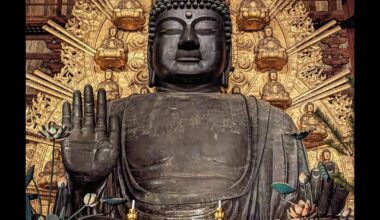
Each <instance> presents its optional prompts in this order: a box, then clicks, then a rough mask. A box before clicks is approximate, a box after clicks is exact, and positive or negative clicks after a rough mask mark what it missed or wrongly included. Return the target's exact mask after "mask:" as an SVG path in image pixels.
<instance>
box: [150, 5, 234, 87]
mask: <svg viewBox="0 0 380 220" xmlns="http://www.w3.org/2000/svg"><path fill="white" fill-rule="evenodd" d="M224 36H225V33H224V29H223V18H222V16H221V15H220V14H218V13H217V12H215V11H213V10H206V9H186V8H184V9H175V10H167V11H165V12H163V13H161V14H160V15H159V17H158V18H157V33H156V35H155V38H154V41H153V46H152V54H151V56H152V59H151V64H152V67H153V69H154V71H155V72H156V74H157V76H158V77H159V78H160V79H161V80H162V81H166V82H180V83H184V84H194V83H199V82H202V83H205V82H215V80H216V79H218V78H220V76H221V75H222V73H223V70H224V68H225V67H226V65H227V49H226V48H227V46H226V40H225V37H224Z"/></svg>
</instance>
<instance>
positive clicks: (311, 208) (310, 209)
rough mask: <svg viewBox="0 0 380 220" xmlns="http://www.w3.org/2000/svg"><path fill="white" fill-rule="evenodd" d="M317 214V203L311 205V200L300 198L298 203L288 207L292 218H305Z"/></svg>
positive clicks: (300, 219)
mask: <svg viewBox="0 0 380 220" xmlns="http://www.w3.org/2000/svg"><path fill="white" fill-rule="evenodd" d="M316 215H317V212H316V208H315V205H311V204H310V201H309V200H307V201H306V202H305V201H303V200H299V201H298V204H293V205H292V206H291V207H290V208H288V217H289V219H292V220H305V219H309V218H313V217H315V216H316Z"/></svg>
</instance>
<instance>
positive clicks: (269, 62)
mask: <svg viewBox="0 0 380 220" xmlns="http://www.w3.org/2000/svg"><path fill="white" fill-rule="evenodd" d="M255 63H256V67H257V69H258V70H259V71H261V72H266V71H270V70H275V71H281V70H282V68H283V67H284V66H285V65H286V64H287V63H288V56H287V55H286V53H285V51H282V50H273V51H263V52H262V53H260V54H258V55H257V56H256V60H255Z"/></svg>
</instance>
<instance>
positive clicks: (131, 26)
mask: <svg viewBox="0 0 380 220" xmlns="http://www.w3.org/2000/svg"><path fill="white" fill-rule="evenodd" d="M113 23H114V24H115V25H116V26H117V27H118V28H119V29H121V30H124V31H136V30H139V29H141V28H143V27H144V24H145V15H144V10H143V9H142V7H141V4H140V2H138V1H136V0H133V1H132V0H124V1H121V2H120V4H119V7H117V8H115V9H114V11H113Z"/></svg>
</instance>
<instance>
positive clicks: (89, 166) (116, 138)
mask: <svg viewBox="0 0 380 220" xmlns="http://www.w3.org/2000/svg"><path fill="white" fill-rule="evenodd" d="M62 125H65V126H67V127H68V129H69V130H70V131H71V133H70V135H69V136H68V137H67V138H66V139H65V140H63V141H62V143H61V146H62V158H63V163H64V165H65V169H66V171H67V172H68V174H69V176H70V179H71V180H73V181H74V182H76V183H79V184H87V183H95V182H97V181H101V180H103V179H104V178H106V177H107V176H108V175H109V173H110V172H111V171H112V169H113V168H114V166H115V164H116V162H117V159H118V157H119V154H120V122H119V118H118V117H116V116H115V117H110V119H109V126H108V128H107V101H106V92H105V90H103V89H100V90H99V91H98V97H97V109H96V123H95V111H94V94H93V90H92V87H91V86H90V85H86V87H85V89H84V114H83V113H82V97H81V93H80V91H78V90H75V91H74V94H73V109H72V114H71V107H70V103H69V102H65V103H64V104H63V109H62Z"/></svg>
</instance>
